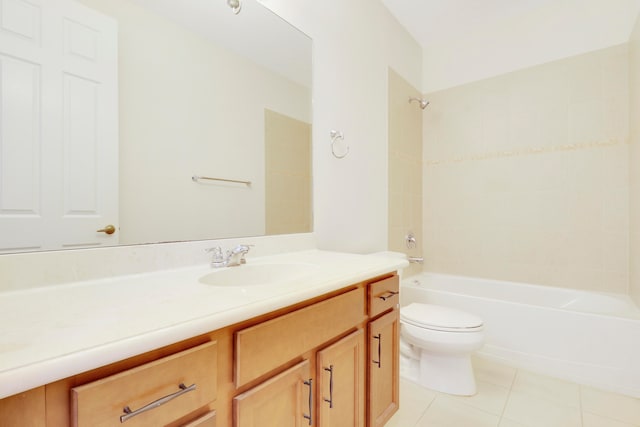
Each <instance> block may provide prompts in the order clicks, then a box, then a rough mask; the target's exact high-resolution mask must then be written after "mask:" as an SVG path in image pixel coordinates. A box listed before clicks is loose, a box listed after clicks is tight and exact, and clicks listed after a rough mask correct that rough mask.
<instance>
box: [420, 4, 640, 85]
mask: <svg viewBox="0 0 640 427" xmlns="http://www.w3.org/2000/svg"><path fill="white" fill-rule="evenodd" d="M638 10H640V2H639V1H638V0H613V1H607V0H604V1H603V0H554V1H551V2H547V3H546V4H544V5H543V6H541V7H539V8H538V9H536V10H534V11H532V12H531V13H527V14H524V15H522V16H519V17H514V18H512V19H509V20H507V21H504V22H498V23H495V25H492V26H491V27H490V28H489V29H486V30H483V31H477V32H472V33H469V34H466V35H464V36H461V37H459V38H457V39H455V40H451V41H448V42H446V43H434V44H432V45H430V46H429V47H427V48H426V49H425V51H424V56H423V59H424V64H423V73H424V74H423V89H424V92H433V91H436V90H441V89H445V88H449V87H453V86H458V85H461V84H465V83H469V82H473V81H477V80H481V79H485V78H488V77H493V76H497V75H500V74H503V73H507V72H511V71H515V70H518V69H522V68H528V67H531V66H534V65H538V64H543V63H546V62H550V61H555V60H558V59H562V58H565V57H569V56H574V55H578V54H582V53H586V52H590V51H593V50H597V49H602V48H605V47H609V46H613V45H618V44H622V43H626V42H627V41H628V40H629V34H630V29H631V28H632V27H633V23H634V22H635V17H636V16H637V14H638Z"/></svg>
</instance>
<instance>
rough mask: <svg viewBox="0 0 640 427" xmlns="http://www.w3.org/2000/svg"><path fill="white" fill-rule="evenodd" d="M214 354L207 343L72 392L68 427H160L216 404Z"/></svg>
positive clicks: (75, 388)
mask: <svg viewBox="0 0 640 427" xmlns="http://www.w3.org/2000/svg"><path fill="white" fill-rule="evenodd" d="M217 351H218V349H217V343H216V342H208V343H206V344H202V345H200V346H197V347H195V348H191V349H188V350H185V351H182V352H179V353H177V354H173V355H171V356H167V357H164V358H161V359H159V360H156V361H153V362H150V363H146V364H143V365H141V366H138V367H135V368H132V369H129V370H126V371H123V372H119V373H117V374H114V375H110V376H108V377H106V378H102V379H99V380H97V381H92V382H90V383H88V384H84V385H81V386H77V387H73V388H72V389H71V426H72V427H100V426H105V427H108V426H117V425H120V424H125V423H126V425H127V426H128V427H138V426H140V427H144V426H152V425H153V426H166V425H169V424H171V423H174V422H176V421H178V420H180V419H182V418H183V417H185V416H188V415H189V414H191V413H192V412H194V411H197V410H198V409H200V408H202V407H205V406H206V405H208V404H209V403H211V402H214V401H215V400H216V398H217V366H218V362H217V357H218V353H217ZM209 419H211V417H209ZM196 425H198V424H196ZM200 425H205V424H203V423H200Z"/></svg>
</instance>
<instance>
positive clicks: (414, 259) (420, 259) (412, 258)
mask: <svg viewBox="0 0 640 427" xmlns="http://www.w3.org/2000/svg"><path fill="white" fill-rule="evenodd" d="M407 260H408V261H409V262H410V263H412V264H424V258H423V257H421V256H410V257H407Z"/></svg>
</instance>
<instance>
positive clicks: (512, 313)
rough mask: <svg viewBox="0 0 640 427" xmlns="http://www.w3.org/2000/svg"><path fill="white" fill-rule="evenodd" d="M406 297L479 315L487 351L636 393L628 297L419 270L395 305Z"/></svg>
mask: <svg viewBox="0 0 640 427" xmlns="http://www.w3.org/2000/svg"><path fill="white" fill-rule="evenodd" d="M411 302H424V303H430V304H438V305H443V306H449V307H455V308H459V309H462V310H465V311H468V312H470V313H474V314H476V315H478V316H480V317H482V318H483V319H484V323H485V334H486V344H485V346H484V347H483V348H482V349H481V350H480V354H481V355H482V356H484V357H488V358H490V359H494V360H499V361H501V362H503V363H505V364H508V365H511V366H514V367H518V368H523V369H527V370H531V371H534V372H539V373H541V374H546V375H550V376H554V377H558V378H564V379H567V380H571V381H574V382H576V383H579V384H586V385H591V386H594V387H598V388H602V389H607V390H611V391H616V392H619V393H623V394H627V395H630V396H635V397H640V310H638V308H637V307H636V306H635V305H634V304H633V302H632V301H631V299H630V298H628V297H625V296H622V295H614V294H600V293H595V292H584V291H577V290H571V289H560V288H553V287H547V286H537V285H528V284H521V283H513V282H501V281H495V280H485V279H476V278H470V277H460V276H448V275H443V274H432V273H424V274H421V275H417V276H412V277H409V278H406V279H403V280H402V286H401V291H400V304H401V306H403V305H406V304H409V303H411Z"/></svg>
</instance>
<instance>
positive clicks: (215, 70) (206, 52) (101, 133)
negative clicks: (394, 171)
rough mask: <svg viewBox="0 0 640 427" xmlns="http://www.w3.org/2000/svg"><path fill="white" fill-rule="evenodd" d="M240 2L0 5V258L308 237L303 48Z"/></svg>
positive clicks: (274, 21) (108, 0)
mask: <svg viewBox="0 0 640 427" xmlns="http://www.w3.org/2000/svg"><path fill="white" fill-rule="evenodd" d="M241 1H242V7H241V9H240V11H239V13H237V14H236V13H235V11H234V10H233V9H232V8H231V7H230V6H229V5H228V4H227V2H226V0H180V1H175V0H55V1H53V0H29V1H28V2H27V1H26V0H12V1H7V2H3V4H2V11H1V12H2V20H1V21H2V22H1V24H0V25H1V26H2V30H3V31H2V32H1V34H0V66H1V76H2V78H1V79H2V82H1V83H2V88H3V89H2V90H1V91H0V92H1V93H0V96H1V99H0V101H1V102H2V107H3V108H2V110H3V111H2V113H1V117H0V120H1V121H0V123H2V129H1V134H2V143H1V144H0V253H11V252H23V251H37V250H55V249H67V248H87V247H99V246H111V245H115V244H140V243H156V242H168V241H185V240H201V239H214V238H227V237H243V236H258V235H265V234H283V233H298V232H309V231H311V226H312V219H311V218H312V212H311V40H310V39H309V38H308V37H307V36H306V35H304V34H303V33H301V32H300V31H299V30H297V29H296V28H294V27H292V26H291V25H290V24H288V23H287V22H285V21H284V20H283V19H281V18H280V17H278V16H277V15H275V14H274V13H273V12H272V11H270V10H269V9H267V8H265V7H264V6H262V5H261V4H259V3H258V2H256V1H255V0H241ZM51 58H53V59H51ZM47 61H49V62H47ZM211 178H213V179H211ZM109 225H113V227H112V228H111V227H108V226H109ZM112 231H115V232H113V233H111V232H112Z"/></svg>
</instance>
